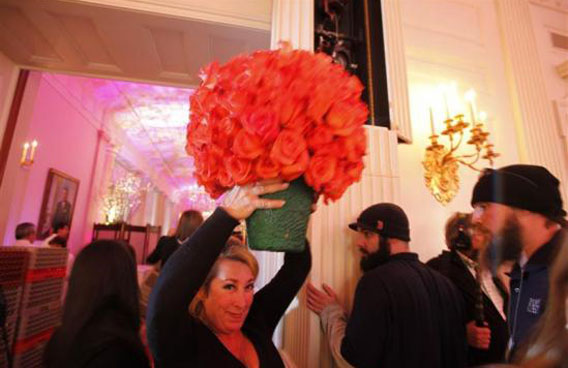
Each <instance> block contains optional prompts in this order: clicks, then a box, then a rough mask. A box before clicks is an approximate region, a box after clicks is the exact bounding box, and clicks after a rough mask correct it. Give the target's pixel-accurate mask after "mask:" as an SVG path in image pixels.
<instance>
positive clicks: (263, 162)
mask: <svg viewBox="0 0 568 368" xmlns="http://www.w3.org/2000/svg"><path fill="white" fill-rule="evenodd" d="M254 171H255V173H256V175H258V177H259V178H261V179H272V178H275V177H277V176H278V174H279V173H280V165H278V164H277V163H276V162H274V161H272V159H271V158H270V156H268V155H265V156H261V157H259V158H258V160H256V163H255V165H254Z"/></svg>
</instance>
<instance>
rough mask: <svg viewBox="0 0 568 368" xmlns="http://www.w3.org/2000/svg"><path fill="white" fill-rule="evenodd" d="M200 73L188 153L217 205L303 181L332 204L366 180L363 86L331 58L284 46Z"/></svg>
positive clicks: (194, 96)
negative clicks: (246, 192)
mask: <svg viewBox="0 0 568 368" xmlns="http://www.w3.org/2000/svg"><path fill="white" fill-rule="evenodd" d="M200 74H201V75H200V76H201V79H202V83H201V85H200V86H199V87H198V88H197V90H196V91H195V92H194V93H193V94H192V96H191V98H190V109H191V110H190V122H189V125H188V128H187V146H186V150H187V152H188V153H189V154H190V155H191V156H193V157H194V161H195V168H196V171H195V176H196V179H197V182H198V183H199V184H200V185H203V186H204V187H205V190H206V191H207V192H208V193H209V194H210V195H211V196H212V197H213V198H217V197H219V196H220V195H221V194H222V193H224V192H225V191H227V190H229V189H230V188H232V187H233V186H235V185H244V184H248V183H253V182H257V181H260V180H263V179H270V178H275V177H280V178H282V179H284V180H286V181H293V180H295V179H298V178H300V179H303V181H304V182H305V183H306V184H307V185H308V186H309V187H310V188H312V189H313V191H315V193H316V194H317V195H319V194H323V196H324V199H325V201H326V203H327V201H328V200H329V199H331V200H337V199H339V198H340V197H341V195H342V194H343V192H344V191H345V190H346V189H347V187H348V186H349V185H351V184H352V183H354V182H356V181H358V180H359V179H360V177H361V172H362V170H363V156H364V154H365V150H366V135H365V130H364V128H363V124H364V123H365V121H366V120H367V115H368V110H367V106H366V105H365V103H364V102H362V101H361V92H362V90H363V85H362V84H361V82H360V81H359V79H357V77H355V76H351V75H349V74H348V73H347V72H346V71H345V70H344V69H343V67H342V66H340V65H338V64H334V63H333V62H332V59H331V58H330V57H329V56H327V55H325V54H322V53H316V54H314V53H311V52H308V51H303V50H291V49H290V48H289V47H284V48H283V49H279V50H269V51H268V50H267V51H257V52H254V53H252V54H250V55H240V56H237V57H235V58H233V59H232V60H230V61H229V62H227V63H226V64H224V65H219V64H217V63H216V62H213V63H211V64H209V65H208V66H206V67H205V68H204V69H202V71H201V73H200ZM257 212H258V211H257ZM302 241H303V239H302Z"/></svg>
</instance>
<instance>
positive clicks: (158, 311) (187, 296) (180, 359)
mask: <svg viewBox="0 0 568 368" xmlns="http://www.w3.org/2000/svg"><path fill="white" fill-rule="evenodd" d="M237 224H238V222H237V221H236V220H235V219H233V218H232V217H231V216H229V215H228V214H227V213H226V212H225V211H224V210H223V209H217V210H216V211H215V212H214V213H213V215H211V217H209V218H208V219H207V221H205V222H204V223H203V225H201V227H200V228H199V229H197V231H196V232H195V233H194V234H193V235H192V236H191V238H190V239H189V240H188V241H187V242H185V243H184V244H182V245H181V247H180V248H179V249H178V250H177V251H176V252H175V253H174V254H173V255H172V256H171V257H170V259H169V260H168V263H167V264H166V266H165V267H164V269H163V270H162V273H161V275H160V278H159V279H158V282H157V284H156V286H155V287H154V290H153V291H152V295H151V296H150V302H149V305H148V313H147V318H146V323H147V333H148V342H149V344H150V349H151V350H152V353H153V354H154V358H155V359H156V361H157V363H158V366H159V367H162V368H163V367H243V365H242V363H241V362H240V361H239V360H238V359H237V358H236V357H235V356H233V355H232V354H231V353H230V352H229V350H227V349H226V348H225V346H224V345H223V344H222V343H221V341H219V340H218V339H217V337H216V336H215V334H214V333H213V332H212V331H211V330H210V329H209V328H207V327H206V326H205V325H203V323H201V322H200V321H199V320H197V319H195V318H193V317H192V316H191V315H190V314H189V313H188V306H189V303H190V301H191V300H192V299H193V297H194V296H195V295H196V294H197V292H198V290H199V288H200V287H201V285H202V284H203V282H204V281H205V278H206V277H207V274H208V273H209V270H210V269H211V267H212V266H213V264H214V263H215V260H216V259H217V257H218V256H219V254H220V252H221V251H222V249H223V247H224V245H225V242H226V240H227V239H228V238H229V236H230V235H231V232H232V230H233V228H234V227H235V226H236V225H237ZM310 268H311V254H310V250H309V246H307V245H306V249H305V250H304V251H303V252H302V253H287V254H286V255H285V257H284V265H283V266H282V268H281V269H280V270H279V271H278V273H277V274H276V276H274V278H273V279H272V281H270V283H268V284H267V285H266V286H264V287H263V288H262V289H261V290H259V291H258V292H257V293H255V295H254V301H253V303H252V306H251V308H250V311H249V314H248V316H247V318H246V320H245V322H244V325H243V327H242V331H243V333H244V334H245V335H246V336H247V337H248V338H249V339H250V341H251V342H252V344H253V345H254V347H255V349H256V352H257V354H258V358H259V362H260V367H284V364H283V363H282V360H281V359H280V355H279V354H278V351H277V349H276V347H275V346H274V344H273V343H272V334H273V333H274V329H275V328H276V325H277V324H278V321H279V320H280V318H281V317H282V315H283V314H284V312H285V311H286V308H287V307H288V305H289V304H290V302H291V301H292V299H293V298H294V296H295V295H296V293H297V292H298V290H299V289H300V287H301V286H302V284H303V283H304V280H305V278H306V276H307V274H308V273H309V271H310Z"/></svg>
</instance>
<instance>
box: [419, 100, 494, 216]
mask: <svg viewBox="0 0 568 368" xmlns="http://www.w3.org/2000/svg"><path fill="white" fill-rule="evenodd" d="M465 100H466V101H467V105H468V107H469V115H470V122H467V121H466V120H465V116H464V114H463V113H461V112H460V113H458V114H455V115H454V116H453V117H451V115H450V112H449V108H448V100H447V96H446V94H444V103H445V109H446V118H445V120H444V121H443V123H444V129H443V130H442V131H441V132H440V135H438V134H436V130H435V128H434V122H435V119H434V112H433V110H432V107H430V128H431V130H432V135H431V136H430V137H429V138H430V145H429V146H428V147H426V152H425V155H424V161H423V162H422V165H423V166H424V170H425V171H424V180H425V183H426V187H427V188H428V189H429V190H430V193H432V195H433V196H434V198H436V200H437V201H438V202H440V203H441V204H442V205H444V206H445V205H447V204H448V203H449V202H451V201H452V199H453V198H454V197H455V196H456V194H457V192H458V190H459V187H460V186H459V184H460V178H459V175H458V171H459V166H460V164H461V165H462V166H466V167H468V168H470V169H472V170H475V171H479V172H481V171H482V168H479V167H477V166H476V164H478V162H479V160H480V159H481V160H486V161H487V162H488V163H489V165H490V166H493V159H495V158H496V157H498V156H499V154H498V153H496V152H494V151H493V144H491V143H490V142H489V139H488V138H489V132H487V131H486V130H485V127H484V125H483V122H482V120H484V113H480V114H479V115H480V119H479V120H477V119H476V114H475V107H474V100H475V92H473V90H470V91H468V92H467V93H466V94H465ZM468 128H469V129H468ZM466 136H467V137H466ZM439 139H444V142H445V143H444V142H441V141H440V140H439ZM464 143H465V144H464Z"/></svg>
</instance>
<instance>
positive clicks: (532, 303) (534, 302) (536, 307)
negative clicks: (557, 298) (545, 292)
mask: <svg viewBox="0 0 568 368" xmlns="http://www.w3.org/2000/svg"><path fill="white" fill-rule="evenodd" d="M540 301H541V299H533V298H529V304H528V306H527V312H529V313H532V314H539V313H540Z"/></svg>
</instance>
